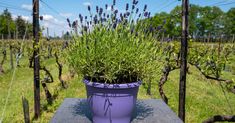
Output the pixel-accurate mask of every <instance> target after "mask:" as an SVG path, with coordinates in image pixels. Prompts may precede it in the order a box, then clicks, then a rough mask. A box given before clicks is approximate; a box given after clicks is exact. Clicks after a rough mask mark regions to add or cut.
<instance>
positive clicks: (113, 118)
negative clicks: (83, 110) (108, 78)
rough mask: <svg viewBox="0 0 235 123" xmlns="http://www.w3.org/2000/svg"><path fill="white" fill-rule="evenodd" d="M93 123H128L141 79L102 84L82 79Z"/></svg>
mask: <svg viewBox="0 0 235 123" xmlns="http://www.w3.org/2000/svg"><path fill="white" fill-rule="evenodd" d="M84 83H85V84H86V90H87V101H88V104H89V108H90V110H91V112H92V120H93V123H130V121H131V117H132V113H133V110H134V108H135V106H136V99H137V93H138V90H139V86H140V85H141V81H139V82H135V83H128V84H104V83H95V82H90V81H88V80H86V79H85V80H84Z"/></svg>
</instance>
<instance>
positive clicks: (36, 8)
mask: <svg viewBox="0 0 235 123" xmlns="http://www.w3.org/2000/svg"><path fill="white" fill-rule="evenodd" d="M33 37H34V43H33V48H34V51H33V56H34V57H33V58H34V65H33V66H34V68H33V69H34V115H35V116H34V117H35V119H38V117H39V116H40V75H39V70H40V63H39V46H38V43H39V1H38V0H33Z"/></svg>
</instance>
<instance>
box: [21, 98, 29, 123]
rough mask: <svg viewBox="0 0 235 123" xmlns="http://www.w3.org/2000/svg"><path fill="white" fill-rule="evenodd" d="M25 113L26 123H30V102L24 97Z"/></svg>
mask: <svg viewBox="0 0 235 123" xmlns="http://www.w3.org/2000/svg"><path fill="white" fill-rule="evenodd" d="M22 104H23V111H24V122H25V123H30V115H29V101H28V100H27V99H26V98H24V97H22Z"/></svg>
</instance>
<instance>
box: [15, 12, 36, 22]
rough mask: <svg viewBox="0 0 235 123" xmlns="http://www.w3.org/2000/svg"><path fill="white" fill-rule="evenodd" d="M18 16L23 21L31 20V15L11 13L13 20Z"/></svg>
mask: <svg viewBox="0 0 235 123" xmlns="http://www.w3.org/2000/svg"><path fill="white" fill-rule="evenodd" d="M18 16H21V18H22V19H24V20H25V21H29V22H32V17H31V16H26V15H15V14H13V15H12V18H13V20H16V18H17V17H18Z"/></svg>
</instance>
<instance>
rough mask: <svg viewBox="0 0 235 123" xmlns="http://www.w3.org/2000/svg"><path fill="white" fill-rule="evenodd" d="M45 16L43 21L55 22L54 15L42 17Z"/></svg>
mask: <svg viewBox="0 0 235 123" xmlns="http://www.w3.org/2000/svg"><path fill="white" fill-rule="evenodd" d="M42 16H43V20H46V21H54V19H55V18H54V17H53V16H52V15H47V14H45V15H42Z"/></svg>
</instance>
